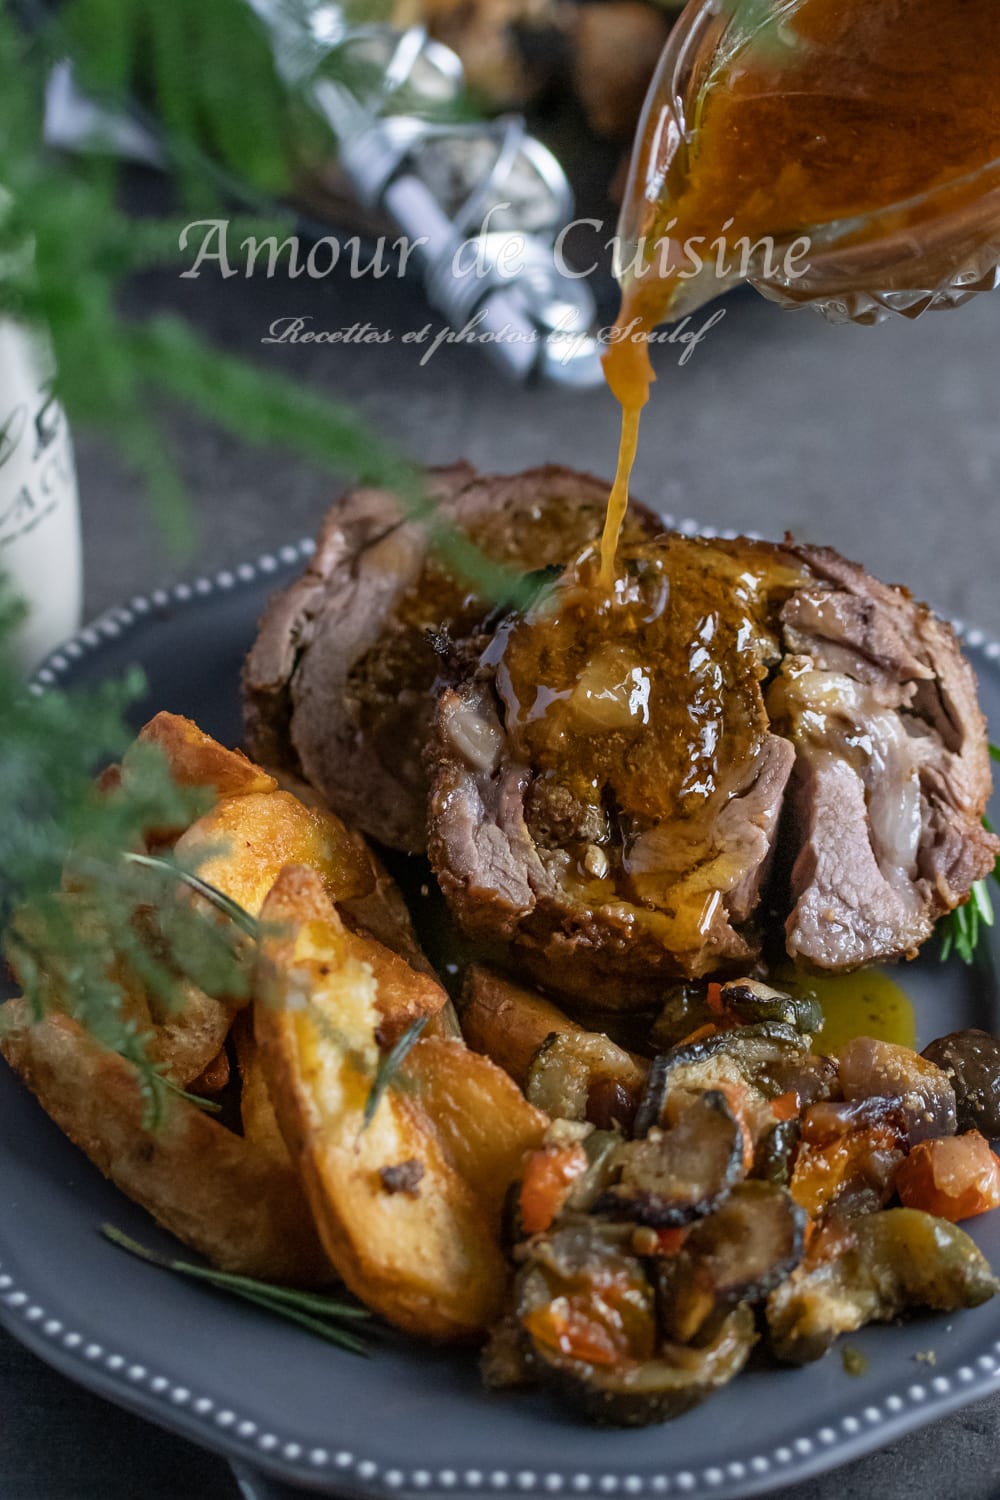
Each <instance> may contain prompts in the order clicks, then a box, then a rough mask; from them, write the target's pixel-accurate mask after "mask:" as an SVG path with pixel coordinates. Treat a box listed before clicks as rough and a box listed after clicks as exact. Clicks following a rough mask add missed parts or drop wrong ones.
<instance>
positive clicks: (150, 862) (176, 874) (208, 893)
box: [123, 850, 260, 938]
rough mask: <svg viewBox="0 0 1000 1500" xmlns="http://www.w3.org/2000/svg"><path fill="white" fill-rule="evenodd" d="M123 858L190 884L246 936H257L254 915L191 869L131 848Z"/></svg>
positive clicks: (257, 930)
mask: <svg viewBox="0 0 1000 1500" xmlns="http://www.w3.org/2000/svg"><path fill="white" fill-rule="evenodd" d="M123 858H124V859H126V860H128V862H129V863H130V864H133V865H142V866H143V868H144V869H147V870H160V871H161V872H162V873H163V874H165V875H169V876H171V877H172V878H173V879H174V880H179V881H180V882H181V883H182V884H183V885H186V886H190V888H191V890H193V891H197V893H198V895H199V896H204V898H205V900H206V901H208V902H210V903H211V905H212V906H214V907H215V908H216V910H217V911H220V912H221V913H222V915H223V916H225V917H228V918H229V920H230V921H231V922H235V924H236V926H237V927H239V928H240V929H241V930H242V931H243V932H245V933H246V934H247V936H248V937H252V938H256V937H257V936H258V933H259V930H260V929H259V926H258V923H257V919H256V917H252V916H251V915H250V913H249V912H248V911H245V910H244V909H243V907H242V906H240V904H239V902H237V901H234V900H233V898H232V897H231V896H227V895H226V894H225V892H224V891H220V890H218V889H217V888H216V887H215V886H214V885H209V883H208V881H207V880H202V879H201V877H200V876H198V875H195V874H194V873H193V872H192V871H191V870H185V869H184V867H183V866H182V865H179V864H177V862H176V861H175V860H172V859H163V858H162V857H161V856H160V855H157V854H135V853H133V852H132V851H131V850H128V851H126V853H125V854H124V855H123Z"/></svg>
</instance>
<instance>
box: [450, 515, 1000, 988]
mask: <svg viewBox="0 0 1000 1500" xmlns="http://www.w3.org/2000/svg"><path fill="white" fill-rule="evenodd" d="M591 566H592V564H591V560H590V558H589V555H584V556H583V557H582V558H581V559H579V560H577V562H576V563H574V564H573V565H572V566H571V567H570V568H568V569H567V570H566V572H565V573H564V574H563V576H562V578H561V579H560V580H558V582H556V583H555V584H553V585H552V586H551V587H550V588H549V589H548V590H547V591H546V592H544V593H543V594H542V595H541V596H540V598H539V599H538V600H537V601H536V603H535V604H534V605H532V607H531V608H530V609H529V610H527V611H526V612H525V613H523V614H517V615H511V616H510V617H508V618H507V619H506V620H505V621H503V622H502V623H501V624H500V625H499V627H498V628H497V630H496V632H495V633H494V635H493V636H492V638H491V639H490V640H489V643H488V644H487V645H486V648H485V650H484V651H483V653H482V654H481V656H480V658H479V660H478V661H477V662H470V663H469V666H468V668H467V671H466V675H465V677H464V680H462V681H460V682H458V683H456V684H455V685H454V686H452V687H451V688H450V689H448V690H447V691H446V692H445V693H444V694H443V696H442V697H441V700H440V702H439V706H438V713H437V719H436V733H435V740H434V744H433V750H432V759H433V762H434V779H433V783H432V790H431V804H430V843H429V849H430V854H431V859H432V862H433V864H434V867H435V870H436V872H437V875H438V879H439V881H440V883H441V885H442V887H443V889H444V891H445V893H446V895H447V897H448V899H449V901H450V903H451V905H452V908H453V910H454V911H455V913H456V915H457V916H458V919H459V921H460V922H461V924H462V925H463V927H464V928H465V929H466V930H467V931H469V932H470V933H473V934H476V935H480V936H489V937H491V938H500V939H502V940H507V941H508V942H511V943H513V944H514V945H516V947H517V949H518V951H519V953H520V955H521V957H522V959H523V960H524V962H525V963H526V965H527V967H529V968H530V969H531V970H532V971H533V972H534V973H535V975H536V977H538V978H539V979H540V980H541V981H542V982H543V983H545V984H546V985H547V986H548V987H549V988H551V989H554V990H556V991H562V992H565V993H570V994H574V995H575V996H577V997H578V998H580V999H582V1000H585V1001H587V1000H589V1001H590V1003H591V1004H594V1005H598V1006H600V1007H602V1008H608V1007H613V1006H616V1005H618V1006H623V1007H636V1006H640V1005H642V1004H646V1003H649V1002H650V1001H651V1000H652V999H654V998H655V997H656V996H657V994H658V993H659V991H660V989H661V988H662V984H663V982H664V980H666V979H668V978H672V977H676V976H691V977H698V976H701V975H704V974H708V973H712V972H715V971H720V970H721V971H725V970H727V969H734V968H736V967H745V966H746V964H747V963H748V962H750V961H752V960H753V959H754V958H755V957H757V956H758V955H759V953H760V948H761V936H762V927H763V921H762V916H763V913H764V911H765V908H766V909H771V908H772V907H773V906H774V904H775V903H779V905H780V903H781V901H782V900H783V899H784V901H785V906H784V912H785V913H787V914H788V921H787V927H786V937H787V950H788V952H789V954H790V955H791V956H792V957H793V958H795V959H796V960H798V961H800V962H802V963H805V964H807V965H811V966H814V967H816V968H820V969H826V970H848V969H853V968H856V967H859V966H860V965H862V964H866V963H871V962H875V961H884V960H890V959H894V958H899V957H903V956H908V955H912V954H913V953H914V952H915V951H916V950H917V948H918V947H919V946H920V944H921V943H922V942H924V941H925V939H926V938H927V936H928V935H929V933H930V932H931V930H932V927H933V925H934V922H935V921H936V920H937V918H938V917H939V916H940V915H942V914H943V913H944V912H946V911H949V910H952V909H953V908H954V907H955V906H956V905H958V904H959V903H960V902H962V901H963V900H965V899H966V898H967V896H968V894H969V890H970V887H971V885H972V883H973V881H975V880H976V879H979V878H981V877H983V876H985V875H986V874H987V873H988V871H989V870H990V868H991V867H992V864H993V861H994V859H995V858H996V853H997V849H998V847H1000V845H998V841H997V840H996V839H995V838H994V837H993V835H992V834H990V833H989V832H987V830H986V829H985V828H984V827H983V826H982V815H983V812H984V810H985V806H986V801H987V798H988V795H989V791H990V785H991V776H990V765H989V756H988V747H987V741H986V730H985V723H984V721H983V718H982V715H981V713H980V711H979V707H978V703H977V699H976V684H975V679H974V676H973V673H972V670H971V667H970V666H969V664H968V663H967V662H966V661H965V659H964V658H963V656H962V654H961V651H960V649H959V647H958V643H957V641H956V639H955V636H954V633H953V632H952V631H951V630H950V628H949V627H948V626H946V625H944V624H943V623H942V622H941V621H940V620H938V619H936V617H935V616H934V615H933V614H932V613H931V612H930V610H928V609H927V608H926V607H925V606H923V605H919V604H916V603H914V601H913V600H912V599H911V598H910V596H909V595H908V594H907V593H906V592H905V591H904V590H901V589H896V588H890V587H887V586H886V585H884V584H881V583H879V582H878V581H877V580H875V579H873V578H870V577H869V575H867V574H866V573H865V572H864V571H863V569H861V568H859V567H857V566H855V565H854V564H851V563H848V562H846V561H844V559H842V558H840V557H839V556H838V555H837V554H835V553H832V552H829V551H827V550H824V549H820V548H809V547H796V546H793V545H792V544H791V543H788V544H786V545H785V546H784V547H779V546H774V545H772V544H767V543H757V542H750V541H747V540H744V539H738V540H737V541H734V542H722V541H711V542H709V541H705V540H702V539H688V538H683V537H677V536H669V537H663V538H660V539H658V540H657V541H656V542H654V543H651V544H646V545H644V546H643V547H642V548H638V549H636V548H634V547H633V548H631V549H630V550H629V553H628V559H627V562H626V563H625V574H624V580H623V581H622V582H620V583H619V585H618V589H617V593H616V595H615V596H614V597H613V598H608V597H606V596H601V594H600V592H599V591H598V590H595V588H594V586H593V577H592V572H591V571H589V570H590V569H591ZM776 854H777V855H779V856H780V860H779V864H780V867H781V869H782V871H783V872H784V873H783V878H782V880H778V879H776V880H775V881H773V882H770V881H769V877H770V873H771V870H772V866H774V864H775V856H776ZM789 872H790V888H789Z"/></svg>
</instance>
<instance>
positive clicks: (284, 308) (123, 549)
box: [0, 274, 1000, 1500]
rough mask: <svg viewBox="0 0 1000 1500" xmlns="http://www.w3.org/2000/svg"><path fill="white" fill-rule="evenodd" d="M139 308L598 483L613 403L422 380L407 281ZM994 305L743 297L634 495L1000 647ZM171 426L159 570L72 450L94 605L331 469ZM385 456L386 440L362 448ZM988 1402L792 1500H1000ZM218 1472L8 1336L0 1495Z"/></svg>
mask: <svg viewBox="0 0 1000 1500" xmlns="http://www.w3.org/2000/svg"><path fill="white" fill-rule="evenodd" d="M132 299H133V302H134V304H135V306H136V307H137V308H140V309H143V310H146V309H151V308H154V307H167V308H172V309H175V310H177V311H180V312H183V313H184V314H186V315H188V316H190V317H191V318H192V319H193V320H194V321H195V322H196V323H197V324H198V325H199V326H200V327H201V328H202V330H203V331H204V332H205V333H206V334H208V335H209V336H211V337H213V338H215V339H217V340H218V341H219V342H220V343H222V344H224V345H225V346H227V347H228V348H230V349H235V350H239V351H241V352H243V353H245V354H247V355H248V356H249V357H251V358H255V359H260V360H261V361H262V362H264V363H266V364H268V365H271V366H272V367H274V368H278V369H283V370H285V371H286V372H288V373H291V374H294V375H295V376H296V377H298V378H300V379H302V380H303V381H306V382H308V383H310V384H311V385H313V386H314V387H316V388H317V389H322V390H323V391H325V392H326V393H328V394H329V395H330V396H331V397H333V398H335V399H341V400H344V401H347V402H350V403H352V404H353V405H354V406H355V407H356V409H357V410H358V411H359V412H360V413H361V415H362V416H363V417H364V418H365V420H366V421H367V422H368V424H369V425H370V427H371V429H372V431H373V433H375V434H378V435H384V436H385V437H386V438H387V439H391V440H392V441H393V442H394V443H395V444H397V445H398V446H400V447H401V448H403V449H405V450H406V451H408V452H409V453H410V454H412V455H413V456H414V457H416V458H418V459H420V460H424V461H428V462H445V461H448V460H451V459H454V458H457V457H465V458H468V459H470V460H472V461H473V462H474V463H476V464H478V465H479V466H480V467H481V468H484V469H495V470H511V469H518V468H522V467H526V466H528V465H531V464H537V463H542V462H547V461H556V462H561V463H566V464H571V465H574V466H576V467H579V468H587V469H591V470H593V471H595V472H597V473H601V474H606V473H607V472H608V470H609V468H610V466H611V464H612V459H613V450H614V446H615V442H616V411H615V407H614V404H613V402H612V400H611V398H610V397H609V396H608V395H607V394H606V393H605V392H604V391H594V392H588V393H584V394H571V393H568V392H559V391H552V390H517V389H513V388H511V387H510V386H509V385H507V384H506V383H505V382H504V380H503V378H502V377H501V376H499V375H498V374H496V373H495V372H494V371H493V369H492V368H491V366H490V365H489V363H488V362H487V360H486V358H485V357H484V355H483V354H482V352H481V351H477V350H474V349H471V348H468V347H461V346H452V347H445V348H442V349H441V350H440V351H439V352H438V354H437V355H436V356H435V357H434V358H433V359H432V360H431V361H430V362H429V363H428V364H427V365H426V366H424V367H423V368H421V367H420V365H419V362H418V361H419V356H420V352H421V350H420V348H419V347H417V346H414V345H403V344H402V343H401V342H400V339H401V336H402V334H403V333H404V332H405V331H406V330H408V329H418V328H421V327H422V326H423V325H424V324H425V323H426V322H427V321H428V320H432V321H433V322H434V323H435V324H437V321H438V320H437V319H435V318H434V315H433V314H432V313H430V312H429V311H428V310H427V308H426V306H425V305H424V303H423V300H422V298H421V295H420V292H419V289H418V288H416V287H411V286H409V285H404V284H399V283H398V282H396V281H394V280H385V281H382V282H379V283H376V282H374V281H361V282H356V283H351V282H350V281H348V280H347V279H346V278H342V277H335V278H332V279H330V280H328V281H326V282H324V283H322V284H319V285H316V284H313V285H309V286H307V285H304V283H303V282H302V281H298V282H291V281H288V280H287V279H284V278H278V279H275V280H273V281H271V282H267V281H263V280H259V279H256V280H254V281H252V282H250V283H247V282H246V281H244V280H243V279H242V278H240V277H234V278H232V279H231V280H229V281H227V282H221V281H220V280H218V279H217V278H215V277H214V276H209V275H207V274H206V275H203V276H202V277H201V278H199V279H197V280H180V279H178V278H176V277H174V276H162V277H151V278H146V279H144V280H143V281H142V282H140V283H137V284H136V286H135V287H134V288H133V290H132ZM306 314H308V315H311V316H312V317H313V318H314V320H315V322H314V324H313V326H314V327H321V328H326V329H336V328H342V327H348V326H350V325H351V324H354V323H355V322H358V321H360V322H364V321H366V320H367V321H369V322H370V323H371V324H372V325H374V326H376V327H378V328H380V329H387V330H389V331H390V332H392V333H393V334H394V335H395V338H394V340H393V342H391V343H389V344H385V345H378V344H369V345H343V344H341V345H323V346H320V345H315V344H314V345H308V346H307V345H301V344H300V345H296V346H275V345H270V346H269V345H264V344H262V343H261V342H260V340H261V338H262V337H263V336H264V335H266V333H267V330H268V328H269V326H270V324H271V323H272V322H273V321H274V320H275V319H277V318H281V317H287V316H292V315H306ZM998 339H1000V299H998V298H992V299H980V300H979V301H978V302H976V303H974V304H973V305H971V306H969V307H966V308H964V309H962V310H961V311H959V312H957V313H949V314H933V315H931V316H929V317H927V318H925V319H924V320H922V321H921V322H919V323H916V324H906V323H902V322H897V323H894V324H893V325H891V326H888V327H885V328H882V329H878V330H868V329H855V328H829V327H827V326H825V325H824V324H823V323H821V322H820V320H819V319H818V318H816V317H814V316H813V315H812V314H805V313H799V314H789V313H785V312H781V311H779V310H777V309H775V308H773V307H770V306H767V305H765V304H763V303H762V302H760V301H759V300H757V299H756V298H753V297H750V296H747V297H738V298H736V299H732V300H731V301H730V303H729V304H728V305H727V312H726V316H725V318H724V319H723V320H722V321H721V323H719V325H718V326H717V327H716V328H714V329H713V330H712V332H711V333H710V334H709V336H708V337H707V338H706V340H705V342H704V343H703V344H702V345H701V346H700V347H699V348H698V349H696V351H695V353H694V356H693V358H692V360H691V361H690V363H689V364H687V365H686V366H685V367H684V368H682V369H679V368H677V367H676V365H675V363H674V362H673V361H672V359H671V357H670V354H669V351H661V353H660V356H659V359H658V368H659V371H660V376H661V378H660V382H659V384H658V386H657V388H656V390H655V391H654V395H653V400H652V403H651V405H650V407H649V409H648V412H647V416H646V420H645V422H644V427H643V434H642V443H641V448H640V457H639V462H638V465H637V469H636V480H635V492H636V493H637V494H638V495H640V496H641V497H642V498H643V499H645V500H646V501H647V502H648V503H650V504H651V505H654V506H656V507H658V508H660V509H661V510H662V511H664V512H668V513H671V514H673V515H675V516H681V517H683V516H689V515H692V516H696V517H699V518H701V519H704V520H710V521H712V522H714V523H716V524H719V525H728V526H737V527H745V528H753V529H757V530H761V531H766V532H770V533H775V534H777V533H780V532H781V531H783V530H785V529H786V528H787V529H789V530H791V531H793V532H794V533H796V535H798V536H801V537H807V538H810V539H812V540H816V541H824V542H829V543H831V544H832V545H834V546H837V547H839V548H840V549H841V550H842V551H844V552H846V553H847V554H848V555H854V556H857V557H860V558H862V559H863V560H864V561H865V562H866V563H867V564H868V565H869V566H870V567H871V569H872V570H873V571H874V572H875V573H878V574H881V575H882V576H884V577H887V578H889V579H892V580H904V581H905V582H906V583H907V584H909V585H910V586H911V587H912V588H913V589H914V590H915V591H916V592H917V593H918V594H919V595H921V596H922V597H925V598H928V599H930V600H931V601H932V602H933V603H935V604H936V605H937V606H938V607H939V608H940V609H942V610H944V611H946V612H948V613H949V614H951V615H953V616H957V617H961V618H963V619H966V620H971V621H974V622H975V623H976V624H978V625H980V626H982V627H983V628H984V629H985V630H987V631H989V632H992V633H994V634H996V635H1000V593H998V590H997V587H996V578H997V574H998V571H1000V521H998V516H997V505H996V494H997V489H998V481H1000V420H998V405H1000V397H998V391H997V380H996V375H997V353H996V351H997V346H998ZM167 425H168V429H169V432H170V435H171V438H172V441H173V444H174V448H175V451H176V453H177V455H178V458H179V461H180V463H181V466H182V468H183V472H184V474H185V476H186V479H187V483H188V485H189V488H190V492H191V494H192V496H193V499H194V505H195V509H196V512H197V521H198V530H199V541H198V546H197V553H196V556H195V557H194V558H188V559H186V560H185V559H181V558H172V557H171V556H169V555H168V554H167V553H166V551H165V549H164V547H163V544H162V542H161V540H160V539H159V537H158V536H157V535H156V533H155V531H154V530H153V528H152V526H151V524H150V522H149V520H148V517H147V515H146V510H145V506H144V503H143V497H142V495H141V493H140V492H139V489H138V487H137V485H136V483H135V482H134V480H133V479H132V477H131V476H130V475H129V474H128V473H127V472H125V471H124V470H123V469H122V468H121V466H120V465H119V464H118V463H117V462H116V461H115V460H114V458H113V457H112V456H111V455H110V454H109V452H108V450H107V448H106V447H105V446H104V445H103V444H102V443H100V442H98V441H96V440H94V439H92V438H91V437H89V436H88V435H87V434H82V433H81V434H78V458H79V469H80V479H81V488H82V498H83V515H84V527H85V540H86V563H87V604H88V611H89V612H90V613H95V612H97V611H98V610H100V609H102V608H103V607H105V606H106V605H108V604H111V603H113V602H114V601H115V600H117V599H119V598H121V597H123V596H127V595H129V594H132V593H134V592H136V591H138V590H141V589H144V588H146V587H149V586H153V585H155V584H156V583H159V582H162V581H164V580H168V579H170V578H175V577H181V576H184V575H185V573H189V572H191V571H193V570H194V569H195V568H197V569H198V570H199V571H200V570H201V569H203V568H206V567H207V568H211V567H219V566H222V565H224V564H226V563H230V562H238V561H240V560H242V559H244V558H251V557H253V556H255V555H256V554H257V553H259V552H261V551H264V550H266V549H268V548H270V547H271V546H273V545H274V544H276V543H278V542H281V541H284V540H287V539H289V538H296V537H298V536H300V535H304V534H308V533H310V532H312V531H313V530H314V529H315V527H316V524H317V522H318V520H319V518H320V515H321V514H322V511H323V507H324V504H325V503H326V501H327V500H328V499H329V498H330V497H331V496H332V495H333V494H334V493H335V491H336V488H337V485H336V480H335V478H331V477H330V476H328V475H322V474H319V473H317V472H316V471H315V470H314V469H311V468H310V467H309V466H308V465H306V464H304V463H301V462H299V461H296V460H292V459H290V458H288V457H287V456H286V455H282V454H278V453H274V452H265V451H261V450H259V449H257V448H255V447H254V446H253V444H252V439H253V435H254V434H253V424H252V419H251V420H250V421H249V422H248V430H247V438H248V440H250V441H247V442H237V441H235V440H231V439H229V438H224V437H222V436H220V435H219V434H218V433H216V432H214V431H213V430H212V429H210V428H209V427H208V426H207V425H206V424H204V423H203V422H202V421H200V420H199V419H198V418H196V417H194V416H192V415H191V414H190V413H186V412H183V411H174V412H172V413H171V415H170V417H169V420H168V424H167ZM374 440H375V441H378V437H376V438H375V439H374ZM998 1431H1000V1395H998V1396H997V1397H995V1398H993V1399H991V1400H989V1401H985V1402H981V1403H980V1404H979V1405H977V1406H975V1407H972V1408H970V1409H969V1410H968V1411H966V1412H964V1413H959V1414H957V1415H955V1416H953V1417H950V1418H948V1419H947V1420H946V1421H944V1422H941V1423H938V1424H936V1425H935V1426H933V1427H932V1428H930V1429H927V1430H925V1431H923V1432H921V1433H917V1434H914V1435H912V1436H911V1437H909V1438H907V1439H906V1440H905V1441H904V1442H902V1443H900V1444H897V1445H896V1446H895V1447H893V1448H890V1449H887V1450H883V1451H882V1452H881V1453H877V1454H874V1455H872V1456H871V1457H869V1458H867V1459H865V1460H862V1461H861V1462H859V1463H856V1464H853V1465H851V1466H850V1467H849V1468H847V1469H844V1470H840V1471H838V1472H836V1473H835V1474H833V1475H829V1476H827V1477H826V1478H823V1479H820V1480H817V1481H814V1482H812V1483H810V1484H807V1485H803V1486H800V1487H798V1488H797V1489H795V1490H788V1491H785V1492H783V1494H784V1496H785V1500H793V1497H794V1500H835V1497H836V1500H855V1497H856V1500H861V1497H868V1496H872V1495H878V1496H880V1497H881V1500H931V1497H933V1500H939V1497H941V1496H947V1497H951V1496H963V1497H966V1496H967V1497H970V1500H989V1497H997V1496H1000V1472H998V1470H1000V1465H998V1462H997V1434H998ZM236 1494H237V1490H236V1485H235V1483H234V1480H233V1478H232V1476H231V1474H230V1471H229V1470H228V1468H227V1466H226V1465H225V1464H224V1463H223V1462H222V1461H221V1460H219V1459H217V1458H215V1457H213V1456H212V1455H209V1454H206V1453H203V1452H201V1451H200V1450H198V1449H196V1448H194V1447H192V1446H191V1445H190V1444H188V1443H185V1442H182V1441H180V1440H178V1439H175V1438H173V1437H170V1436H168V1435H166V1434H164V1433H161V1432H159V1431H158V1430H156V1429H153V1428H151V1427H148V1426H146V1425H145V1424H144V1423H143V1422H141V1421H139V1420H138V1419H137V1418H135V1417H132V1416H129V1415H127V1414H125V1413H123V1412H120V1411H118V1410H116V1409H115V1408H113V1407H110V1406H108V1405H106V1404H104V1403H103V1402H102V1401H99V1400H97V1399H96V1398H94V1397H92V1396H90V1395H88V1394H86V1393H85V1392H83V1391H80V1390H78V1389H76V1388H75V1387H73V1386H72V1385H70V1384H69V1383H68V1382H67V1381H66V1380H64V1379H63V1378H62V1377H61V1376H59V1375H56V1374H54V1373H53V1372H51V1371H49V1370H48V1369H47V1368H46V1367H44V1366H43V1365H41V1364H39V1363H38V1362H37V1361H36V1360H35V1359H34V1358H33V1357H32V1356H30V1355H28V1354H26V1353H24V1352H23V1351H22V1350H21V1349H20V1348H19V1347H18V1346H17V1345H16V1344H15V1343H14V1342H13V1341H12V1340H11V1339H10V1338H8V1337H7V1336H6V1335H2V1334H0V1497H2V1500H189V1497H191V1500H201V1497H206V1500H207V1497H212V1500H235V1496H236Z"/></svg>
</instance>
